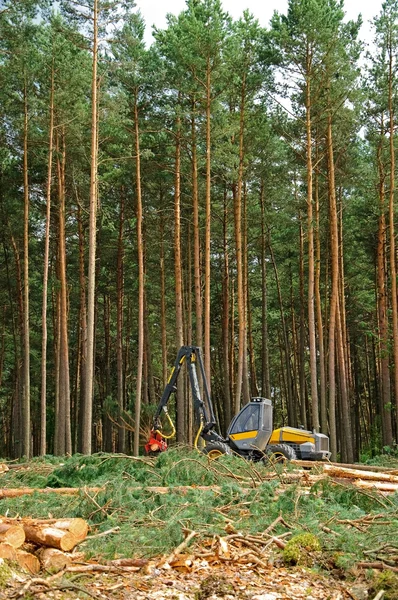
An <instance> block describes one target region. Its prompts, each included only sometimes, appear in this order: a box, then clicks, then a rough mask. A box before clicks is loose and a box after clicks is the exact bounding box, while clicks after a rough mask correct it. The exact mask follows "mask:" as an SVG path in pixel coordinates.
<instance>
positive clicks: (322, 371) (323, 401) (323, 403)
mask: <svg viewBox="0 0 398 600" xmlns="http://www.w3.org/2000/svg"><path fill="white" fill-rule="evenodd" d="M315 159H316V163H317V164H318V160H319V150H318V143H317V145H316V154H315ZM315 214H316V229H315V232H314V234H315V283H314V293H315V312H316V327H317V331H318V349H319V383H320V413H321V431H322V432H323V433H325V434H326V433H327V432H328V415H327V393H326V362H325V344H324V339H323V331H324V328H323V319H322V300H321V239H320V227H321V224H320V208H319V169H318V168H317V169H316V171H315Z"/></svg>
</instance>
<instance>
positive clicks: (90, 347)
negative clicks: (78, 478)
mask: <svg viewBox="0 0 398 600" xmlns="http://www.w3.org/2000/svg"><path fill="white" fill-rule="evenodd" d="M92 19H93V47H92V52H93V65H92V85H91V166H90V207H89V234H88V237H89V241H88V244H89V255H88V285H87V360H86V373H85V379H86V381H85V383H86V389H85V395H84V401H85V404H84V406H83V407H82V412H83V414H82V452H83V454H91V448H92V422H93V390H94V354H95V353H94V325H95V259H96V239H97V190H98V185H97V177H98V101H97V67H98V0H94V5H93V15H92Z"/></svg>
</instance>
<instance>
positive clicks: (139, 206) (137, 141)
mask: <svg viewBox="0 0 398 600" xmlns="http://www.w3.org/2000/svg"><path fill="white" fill-rule="evenodd" d="M137 93H138V92H137ZM134 127H135V154H136V192H137V255H138V360H137V385H136V397H135V430H134V449H133V452H134V455H135V456H138V454H139V448H140V423H141V403H142V370H143V362H144V344H145V338H144V318H145V315H144V292H145V289H144V286H145V280H144V240H143V235H142V220H143V210H142V196H141V155H140V152H141V150H140V128H139V119H138V98H137V94H136V96H135V100H134Z"/></svg>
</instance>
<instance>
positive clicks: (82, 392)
mask: <svg viewBox="0 0 398 600" xmlns="http://www.w3.org/2000/svg"><path fill="white" fill-rule="evenodd" d="M76 200H77V230H78V237H79V295H80V306H79V327H80V345H79V349H78V352H79V354H80V381H79V400H80V402H79V404H78V407H77V411H76V412H77V419H78V430H77V447H78V450H79V452H82V451H83V414H84V407H85V406H86V400H85V398H86V377H87V310H86V277H85V274H84V273H85V268H84V245H85V244H84V237H85V236H84V227H83V221H82V219H83V217H82V207H81V204H80V201H79V198H78V197H77V196H76Z"/></svg>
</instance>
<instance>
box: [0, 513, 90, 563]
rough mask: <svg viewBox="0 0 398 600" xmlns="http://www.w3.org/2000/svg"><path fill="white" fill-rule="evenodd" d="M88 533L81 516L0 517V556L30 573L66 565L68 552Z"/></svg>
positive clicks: (68, 557)
mask: <svg viewBox="0 0 398 600" xmlns="http://www.w3.org/2000/svg"><path fill="white" fill-rule="evenodd" d="M87 533H88V525H87V522H86V521H85V520H84V519H9V518H6V517H1V518H0V558H2V559H4V560H7V561H14V562H17V563H18V564H19V566H20V568H21V569H23V570H24V571H28V572H29V573H31V574H36V573H38V572H39V571H40V570H41V569H43V570H45V571H51V572H56V571H59V570H61V569H65V568H67V567H68V566H69V565H70V564H71V562H72V558H71V555H70V554H68V553H69V552H71V551H72V550H73V549H74V548H75V547H76V546H77V545H78V544H79V543H80V542H82V541H83V540H84V539H85V538H86V536H87Z"/></svg>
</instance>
